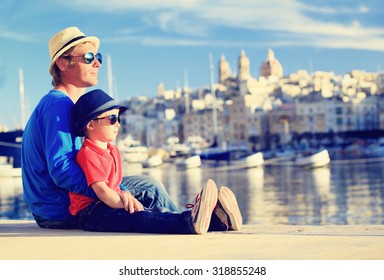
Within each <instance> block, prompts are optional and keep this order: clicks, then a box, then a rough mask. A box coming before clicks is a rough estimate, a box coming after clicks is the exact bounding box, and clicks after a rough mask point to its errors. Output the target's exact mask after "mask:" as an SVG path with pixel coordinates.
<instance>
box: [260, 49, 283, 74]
mask: <svg viewBox="0 0 384 280" xmlns="http://www.w3.org/2000/svg"><path fill="white" fill-rule="evenodd" d="M260 76H262V77H269V76H275V77H278V78H281V77H283V67H282V66H281V64H280V62H279V61H278V60H277V59H276V58H275V54H274V52H273V50H271V49H269V50H268V54H267V59H266V60H265V61H264V62H263V63H262V64H261V66H260Z"/></svg>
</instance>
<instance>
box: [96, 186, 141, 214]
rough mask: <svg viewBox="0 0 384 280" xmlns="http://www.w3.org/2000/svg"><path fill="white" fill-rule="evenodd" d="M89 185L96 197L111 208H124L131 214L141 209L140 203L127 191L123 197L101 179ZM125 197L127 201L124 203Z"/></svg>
mask: <svg viewBox="0 0 384 280" xmlns="http://www.w3.org/2000/svg"><path fill="white" fill-rule="evenodd" d="M91 187H92V189H93V190H94V191H95V193H96V195H97V197H98V198H99V199H100V200H101V201H103V202H104V203H105V204H107V205H108V206H109V207H111V208H125V210H126V211H129V212H130V213H131V214H132V213H133V212H135V211H141V210H143V206H142V205H141V203H140V202H139V201H138V200H137V199H136V198H134V197H133V195H132V194H131V193H129V192H128V191H125V192H124V193H125V197H122V195H120V194H119V193H117V192H115V191H113V190H112V189H110V188H109V187H108V185H107V184H106V183H105V182H101V181H100V182H95V183H92V184H91ZM127 193H128V195H127ZM125 199H126V200H127V201H128V202H127V203H124V200H125Z"/></svg>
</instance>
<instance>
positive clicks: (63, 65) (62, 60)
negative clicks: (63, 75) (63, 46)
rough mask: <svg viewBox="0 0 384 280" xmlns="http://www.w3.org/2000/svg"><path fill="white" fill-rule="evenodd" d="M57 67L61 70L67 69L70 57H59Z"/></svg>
mask: <svg viewBox="0 0 384 280" xmlns="http://www.w3.org/2000/svg"><path fill="white" fill-rule="evenodd" d="M55 63H56V65H57V67H58V68H59V69H60V71H65V70H66V69H67V68H68V66H69V60H68V59H65V58H63V57H59V58H58V59H57V60H56V61H55Z"/></svg>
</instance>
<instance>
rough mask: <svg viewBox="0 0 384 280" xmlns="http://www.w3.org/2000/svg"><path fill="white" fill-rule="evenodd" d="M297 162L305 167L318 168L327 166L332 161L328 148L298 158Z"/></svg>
mask: <svg viewBox="0 0 384 280" xmlns="http://www.w3.org/2000/svg"><path fill="white" fill-rule="evenodd" d="M295 162H296V164H297V165H298V166H300V167H303V168H316V167H322V166H326V165H328V164H329V163H330V162H331V159H330V157H329V153H328V151H327V150H326V149H324V150H322V151H320V152H318V153H315V154H312V155H309V156H302V157H298V158H296V161H295Z"/></svg>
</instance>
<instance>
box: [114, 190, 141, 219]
mask: <svg viewBox="0 0 384 280" xmlns="http://www.w3.org/2000/svg"><path fill="white" fill-rule="evenodd" d="M119 195H120V197H121V200H122V201H123V204H124V209H125V211H129V213H131V214H133V213H134V212H135V211H136V212H137V211H143V210H144V207H143V205H142V204H141V203H140V202H139V201H138V200H137V199H136V198H135V197H134V196H133V195H132V194H131V193H130V192H129V191H123V192H122V193H121V194H119Z"/></svg>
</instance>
